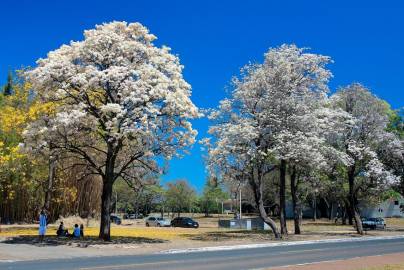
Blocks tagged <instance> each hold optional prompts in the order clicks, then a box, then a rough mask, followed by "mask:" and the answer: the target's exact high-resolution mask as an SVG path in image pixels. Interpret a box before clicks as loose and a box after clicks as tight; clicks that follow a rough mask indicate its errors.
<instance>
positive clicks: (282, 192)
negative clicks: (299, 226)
mask: <svg viewBox="0 0 404 270" xmlns="http://www.w3.org/2000/svg"><path fill="white" fill-rule="evenodd" d="M279 170H280V178H279V215H280V225H281V234H282V235H287V234H288V228H287V226H286V161H285V160H283V159H282V160H281V165H280V168H279Z"/></svg>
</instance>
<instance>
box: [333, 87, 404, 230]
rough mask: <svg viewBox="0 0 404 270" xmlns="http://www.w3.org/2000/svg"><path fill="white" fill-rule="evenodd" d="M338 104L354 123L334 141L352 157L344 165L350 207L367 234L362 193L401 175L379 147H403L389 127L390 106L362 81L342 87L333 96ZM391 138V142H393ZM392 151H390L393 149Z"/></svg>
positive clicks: (382, 187)
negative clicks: (389, 165) (361, 210)
mask: <svg viewBox="0 0 404 270" xmlns="http://www.w3.org/2000/svg"><path fill="white" fill-rule="evenodd" d="M331 102H332V104H333V107H334V108H341V109H342V110H344V111H346V112H347V113H349V114H350V115H351V116H352V120H353V123H352V124H351V125H347V126H346V128H345V130H343V131H342V132H341V133H340V134H339V135H338V138H334V139H333V144H334V146H335V147H336V148H338V149H340V150H341V151H345V153H346V154H347V156H348V158H349V160H348V162H347V163H346V164H347V165H346V166H345V167H344V168H345V170H344V171H343V173H344V174H345V177H344V178H345V180H346V181H347V182H348V185H349V192H348V201H349V208H350V209H349V211H350V214H351V216H352V217H353V218H354V220H355V225H356V229H357V232H358V233H359V234H363V228H362V222H361V217H360V213H359V209H358V202H359V200H358V199H359V197H360V196H361V195H362V196H363V197H365V198H366V197H368V196H369V195H370V194H371V193H374V194H380V193H381V192H382V191H383V190H385V189H386V188H388V187H389V186H391V184H393V183H395V182H396V181H397V180H398V179H397V177H396V176H395V175H393V174H392V173H391V172H390V171H388V170H386V168H385V166H384V165H383V164H382V162H381V161H380V159H379V156H378V154H377V150H378V149H380V147H382V146H383V145H389V146H391V147H393V148H394V151H401V152H400V153H401V155H402V153H403V152H402V148H401V150H400V149H399V148H397V146H393V145H392V144H393V143H394V142H396V141H395V140H394V137H395V135H394V134H393V133H390V132H388V131H387V124H388V106H387V105H386V102H384V101H382V100H380V99H379V98H377V97H375V96H374V95H373V94H372V93H371V92H370V91H369V90H368V89H366V88H365V87H364V86H362V85H360V84H352V85H349V86H347V87H345V88H341V89H340V90H339V91H338V92H337V93H335V94H334V95H333V96H332V97H331ZM389 142H390V143H389ZM394 151H391V149H390V151H389V152H390V153H393V152H394Z"/></svg>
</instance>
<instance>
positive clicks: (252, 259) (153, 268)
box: [0, 238, 404, 270]
mask: <svg viewBox="0 0 404 270" xmlns="http://www.w3.org/2000/svg"><path fill="white" fill-rule="evenodd" d="M397 252H404V239H403V238H401V239H390V240H368V241H360V242H348V243H346V242H336V243H315V244H306V245H294V246H277V247H263V248H251V249H239V250H225V251H204V252H193V253H179V254H152V255H137V256H114V257H90V258H75V259H58V260H38V261H25V262H22V261H21V262H12V263H0V269H2V270H3V269H13V270H14V269H15V270H16V269H24V270H39V269H41V270H44V269H57V270H63V269H81V270H103V269H111V270H129V269H139V270H146V269H150V270H163V269H165V270H166V269H172V270H183V269H198V270H204V269H210V270H241V269H243V270H245V269H262V268H267V267H273V266H284V265H294V264H301V263H311V262H320V261H329V260H341V259H349V258H354V257H362V256H372V255H382V254H389V253H397Z"/></svg>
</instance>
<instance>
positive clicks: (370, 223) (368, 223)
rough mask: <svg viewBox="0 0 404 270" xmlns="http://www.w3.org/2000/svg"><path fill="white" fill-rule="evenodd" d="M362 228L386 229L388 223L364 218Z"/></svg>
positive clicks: (377, 219)
mask: <svg viewBox="0 0 404 270" xmlns="http://www.w3.org/2000/svg"><path fill="white" fill-rule="evenodd" d="M362 227H363V228H364V229H373V230H376V229H385V228H386V222H385V221H384V219H383V218H362Z"/></svg>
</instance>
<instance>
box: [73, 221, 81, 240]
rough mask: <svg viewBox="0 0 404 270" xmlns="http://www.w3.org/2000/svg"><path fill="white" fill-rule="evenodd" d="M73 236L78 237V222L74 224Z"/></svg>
mask: <svg viewBox="0 0 404 270" xmlns="http://www.w3.org/2000/svg"><path fill="white" fill-rule="evenodd" d="M73 237H77V238H80V228H79V225H78V224H74V230H73Z"/></svg>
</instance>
